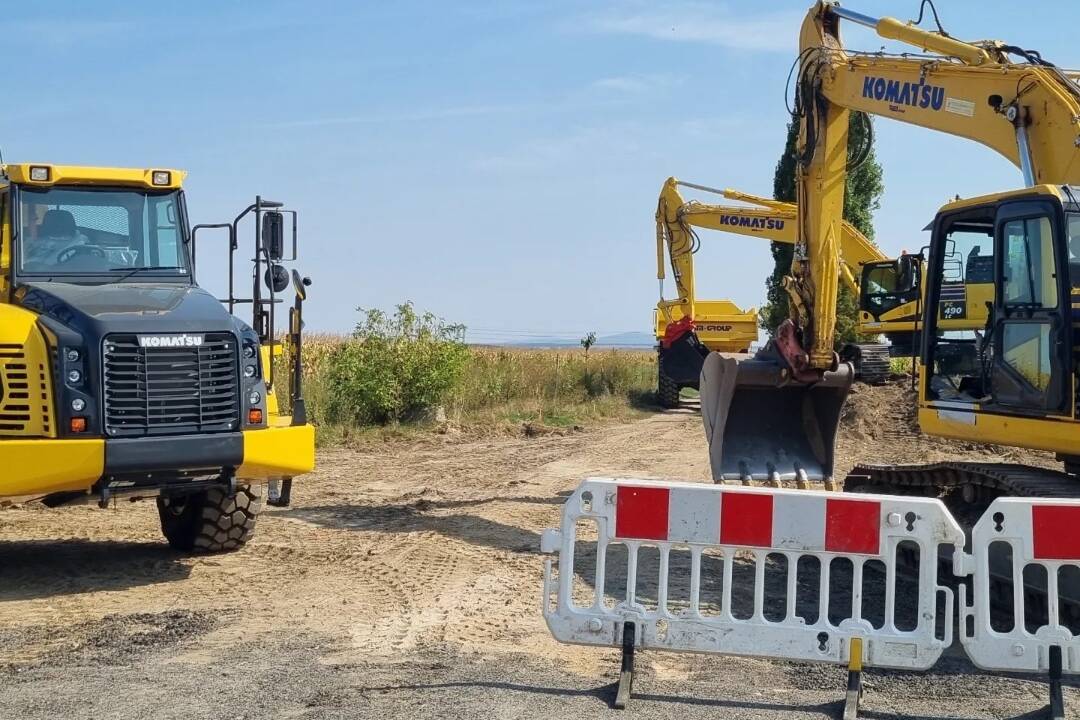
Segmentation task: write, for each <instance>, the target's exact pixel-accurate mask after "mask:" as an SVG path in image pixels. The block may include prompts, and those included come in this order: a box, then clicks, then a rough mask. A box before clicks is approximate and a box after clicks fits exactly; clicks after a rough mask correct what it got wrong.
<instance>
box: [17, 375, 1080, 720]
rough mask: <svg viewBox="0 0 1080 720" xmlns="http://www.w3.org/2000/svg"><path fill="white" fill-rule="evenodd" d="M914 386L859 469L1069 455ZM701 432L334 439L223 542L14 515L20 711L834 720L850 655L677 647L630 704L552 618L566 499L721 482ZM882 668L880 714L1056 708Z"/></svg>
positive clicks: (38, 510)
mask: <svg viewBox="0 0 1080 720" xmlns="http://www.w3.org/2000/svg"><path fill="white" fill-rule="evenodd" d="M903 402H904V398H903V390H902V388H899V389H898V388H897V387H895V386H889V387H886V388H877V389H868V388H860V389H859V390H858V392H857V393H856V394H855V396H854V397H853V403H852V407H851V409H850V411H849V413H848V414H847V417H846V418H845V434H844V436H843V437H842V439H841V442H840V456H841V465H842V466H844V465H846V466H848V467H850V465H851V464H852V463H854V462H855V461H856V460H859V459H865V458H868V457H877V458H881V456H882V455H885V456H887V458H888V459H891V460H903V459H907V460H923V459H933V458H943V457H958V456H960V455H961V454H967V456H970V457H980V458H986V457H1005V458H1008V459H1009V460H1012V461H1018V460H1021V461H1027V462H1040V463H1042V462H1047V461H1048V460H1047V458H1045V457H1042V456H1038V455H1032V456H1030V457H1026V456H1022V455H1017V453H1016V451H1001V452H1000V453H999V452H998V451H995V450H993V449H984V448H964V447H957V446H955V445H950V444H948V443H945V442H943V441H939V440H934V439H930V438H924V437H921V436H919V435H918V434H917V432H914V431H913V430H912V428H911V427H910V417H909V416H906V415H905V414H904V410H903ZM702 435H703V433H702V432H701V428H700V420H699V419H698V418H697V417H696V415H695V413H693V412H692V411H681V412H671V413H663V414H657V415H653V416H650V417H648V418H646V419H644V420H641V421H638V422H634V423H630V424H625V425H612V426H606V427H600V428H595V429H591V430H588V431H586V432H571V433H567V434H540V435H535V434H534V435H533V436H532V437H524V436H518V435H496V436H486V437H476V436H463V435H460V434H455V433H453V432H450V433H447V434H445V435H433V436H431V437H428V438H425V439H422V440H419V441H416V440H414V441H408V442H404V441H396V442H388V443H386V444H384V445H377V446H371V447H367V448H365V449H362V450H332V451H324V452H320V455H319V470H318V471H317V472H316V473H314V474H313V475H312V476H310V477H308V478H305V479H304V481H303V483H302V484H298V486H297V489H296V492H295V495H296V498H297V499H296V504H295V506H294V507H292V508H289V509H286V510H276V509H275V510H270V511H268V512H267V513H266V514H265V515H264V517H263V518H262V519H261V520H260V528H259V531H258V534H257V537H256V540H255V541H254V542H253V543H252V544H251V545H249V547H248V548H246V549H245V550H243V551H242V552H239V553H234V554H230V555H223V556H213V557H203V558H188V557H183V556H180V555H177V554H174V553H172V552H171V551H169V550H168V549H167V548H166V547H165V546H164V545H163V544H162V542H161V541H160V539H159V533H158V528H157V526H156V513H155V511H154V510H153V507H152V506H148V505H146V504H139V505H135V506H131V507H123V508H121V509H118V510H109V511H101V510H97V509H94V508H71V509H64V510H46V509H44V508H42V507H39V506H35V505H32V504H29V505H25V506H15V507H8V508H4V509H0V718H4V719H6V718H17V719H20V720H21V719H22V718H28V719H32V718H42V719H45V718H48V719H49V720H53V719H55V718H95V719H104V718H124V719H125V720H130V719H137V718H155V719H160V718H221V717H230V718H357V717H360V718H368V717H371V718H375V717H378V718H380V719H383V720H395V719H397V718H402V719H404V718H410V719H412V718H429V717H430V718H443V717H455V718H474V717H475V718H493V717H494V718H504V717H505V718H511V717H513V718H532V717H537V718H552V717H596V716H599V715H602V714H605V713H613V714H614V715H616V716H618V717H650V718H652V717H655V718H669V717H670V718H678V719H679V720H686V719H688V718H697V717H702V718H704V717H717V716H723V717H738V718H743V717H746V718H767V717H785V718H792V717H795V718H801V717H807V718H822V717H837V716H838V713H839V709H840V705H839V703H840V700H841V698H842V696H843V692H842V691H843V687H844V679H845V678H844V671H843V669H842V668H837V667H828V666H809V665H794V664H788V663H774V662H768V661H762V660H753V659H740V658H718V657H711V656H692V655H684V654H663V653H656V652H644V653H642V654H640V655H639V664H638V667H639V675H638V681H637V685H636V688H635V689H636V694H635V697H634V698H633V700H632V701H631V706H630V708H629V709H628V710H627V711H625V712H622V713H618V712H616V711H614V710H610V709H609V703H610V701H611V699H612V698H613V694H614V686H613V684H612V683H613V682H614V680H615V679H616V676H617V671H618V654H617V652H616V651H614V650H610V649H601V648H582V647H571V646H564V645H560V644H558V643H556V642H554V641H553V640H552V638H551V636H550V635H549V633H548V632H547V630H546V628H545V627H544V624H543V620H542V618H541V616H540V612H539V594H540V575H541V570H542V556H540V554H539V552H538V548H539V537H540V532H541V531H542V530H543V529H544V528H546V527H554V526H556V525H557V523H558V516H559V508H560V504H561V502H562V498H563V497H565V495H566V494H567V493H568V492H570V491H571V490H572V488H574V487H575V486H576V484H577V483H578V481H579V480H580V479H581V478H582V477H585V476H588V475H604V474H608V475H623V476H625V475H635V476H642V477H669V478H681V479H690V480H701V481H704V480H706V478H707V473H708V470H707V458H706V452H705V444H704V439H703V437H702ZM995 453H997V454H995ZM843 469H844V468H843V467H841V468H840V470H841V473H842V472H843ZM865 685H866V696H865V699H864V702H863V708H864V713H863V714H864V716H865V717H869V718H909V717H916V718H921V717H926V718H931V717H934V718H938V717H950V718H1028V717H1031V718H1034V717H1040V716H1041V712H1042V708H1043V707H1044V706H1045V703H1046V685H1045V684H1044V683H1042V682H1039V681H1035V680H1032V679H1026V678H1019V677H1002V676H994V675H988V674H985V673H981V672H979V671H976V670H974V669H973V668H971V667H970V665H968V664H967V661H966V660H965V659H964V658H963V656H962V653H959V652H957V651H955V650H953V651H950V652H949V653H948V654H947V655H946V657H944V658H943V659H942V660H941V661H940V662H939V663H938V666H937V667H936V668H935V669H934V670H933V671H931V672H928V673H888V672H880V671H873V670H871V671H869V672H868V673H867V675H866V680H865ZM1066 692H1067V702H1068V703H1071V704H1072V706H1073V707H1074V708H1076V709H1077V710H1080V692H1078V691H1077V690H1076V689H1075V688H1074V687H1069V688H1068V689H1067V691H1066Z"/></svg>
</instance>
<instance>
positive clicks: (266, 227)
mask: <svg viewBox="0 0 1080 720" xmlns="http://www.w3.org/2000/svg"><path fill="white" fill-rule="evenodd" d="M262 224H263V225H262V245H263V248H265V250H266V252H267V254H268V255H269V256H270V259H271V260H272V261H274V262H278V261H280V260H281V259H282V258H284V257H285V216H284V215H282V214H281V213H279V212H268V213H266V214H265V215H263V218H262Z"/></svg>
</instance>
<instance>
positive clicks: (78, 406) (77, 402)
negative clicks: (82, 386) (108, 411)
mask: <svg viewBox="0 0 1080 720" xmlns="http://www.w3.org/2000/svg"><path fill="white" fill-rule="evenodd" d="M71 409H72V410H74V411H75V412H82V411H83V410H85V409H86V401H85V400H83V399H82V398H75V399H74V400H72V401H71Z"/></svg>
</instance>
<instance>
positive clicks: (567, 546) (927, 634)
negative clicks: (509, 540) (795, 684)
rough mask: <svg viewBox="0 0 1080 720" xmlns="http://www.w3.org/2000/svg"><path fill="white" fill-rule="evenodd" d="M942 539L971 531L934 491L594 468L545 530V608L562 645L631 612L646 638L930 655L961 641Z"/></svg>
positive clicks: (734, 650) (823, 655)
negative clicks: (842, 491)
mask: <svg viewBox="0 0 1080 720" xmlns="http://www.w3.org/2000/svg"><path fill="white" fill-rule="evenodd" d="M579 534H580V536H579ZM940 545H947V546H951V547H952V549H953V552H954V553H960V552H962V549H963V545H964V535H963V532H962V531H961V529H960V527H959V526H958V525H957V524H956V522H955V521H954V520H953V518H952V517H951V516H950V515H949V513H948V512H947V511H946V509H945V507H944V505H942V503H941V502H940V501H938V500H936V499H928V498H916V497H897V496H888V495H838V494H837V493H828V492H811V491H806V490H782V489H773V488H756V487H734V486H722V485H705V484H697V483H676V482H660V481H649V480H630V479H618V480H616V479H604V478H590V479H587V480H585V481H584V482H583V483H582V484H581V486H580V487H578V489H577V490H576V491H575V492H574V493H573V495H571V496H570V497H569V499H568V500H567V502H566V504H565V506H564V508H563V515H562V528H561V529H560V530H548V531H545V533H544V535H543V539H542V549H543V551H544V552H546V553H555V552H557V553H558V565H557V568H555V567H553V563H552V560H551V559H548V560H547V561H546V563H545V570H544V617H545V619H546V621H547V625H548V627H549V628H550V630H551V632H552V634H553V635H554V636H555V638H556V639H558V640H560V641H562V642H567V643H577V644H585V645H605V646H619V645H620V643H621V642H622V641H623V640H625V638H624V633H623V630H624V625H626V624H628V623H633V625H632V626H630V627H631V628H632V632H631V633H630V638H631V639H632V642H633V645H634V646H637V647H640V648H653V649H662V650H674V651H690V652H703V653H719V654H725V655H746V656H756V657H768V658H777V659H788V660H800V661H821V662H832V663H849V664H851V663H852V662H858V661H860V660H861V661H862V662H865V663H866V664H867V665H873V666H878V667H890V668H909V669H925V668H928V667H930V666H931V665H933V664H934V662H935V661H936V660H937V658H938V657H939V655H940V654H941V652H942V651H943V650H944V649H945V648H947V647H948V646H949V645H950V643H951V641H952V618H953V596H952V592H951V591H950V590H949V588H947V587H944V586H940V585H939V584H938V582H937V557H938V552H939V546H940ZM615 550H618V552H615ZM913 557H917V558H918V559H919V560H916V561H915V563H914V564H913V561H912V559H913ZM866 574H873V575H874V576H875V577H873V578H871V577H866V580H867V581H868V582H867V583H864V575H866ZM871 580H873V582H870V581H871ZM882 580H884V582H882ZM872 587H877V588H878V590H877V591H869V590H867V588H872ZM709 591H712V593H713V595H712V596H710V598H711V599H710V598H707V597H706V595H708V594H709ZM939 600H940V603H939ZM901 606H903V607H902V608H901ZM901 616H904V618H903V619H901ZM939 619H940V620H941V622H939ZM860 644H861V648H862V650H861V653H860V654H861V656H862V657H861V658H852V657H851V655H852V652H851V648H852V647H853V646H854V647H856V648H858V647H860ZM626 649H627V648H626V646H625V645H624V653H625V652H626Z"/></svg>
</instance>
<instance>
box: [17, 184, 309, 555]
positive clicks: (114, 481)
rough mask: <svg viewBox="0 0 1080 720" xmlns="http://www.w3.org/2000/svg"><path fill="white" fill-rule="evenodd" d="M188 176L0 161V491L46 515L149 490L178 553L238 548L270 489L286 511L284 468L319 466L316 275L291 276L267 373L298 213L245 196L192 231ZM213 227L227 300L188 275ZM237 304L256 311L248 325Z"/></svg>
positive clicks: (289, 472)
mask: <svg viewBox="0 0 1080 720" xmlns="http://www.w3.org/2000/svg"><path fill="white" fill-rule="evenodd" d="M183 177H184V173H183V172H181V171H179V170H168V169H161V168H148V169H144V168H136V169H125V168H95V167H80V166H71V165H53V164H43V163H30V164H9V165H5V166H2V172H0V465H2V466H3V468H4V472H3V474H2V475H0V497H5V498H6V497H19V498H29V499H40V500H41V501H42V502H43V503H44V504H45V505H47V506H50V507H57V506H62V505H72V504H86V503H97V504H98V505H100V506H102V507H107V506H109V505H110V504H112V503H115V502H118V501H121V500H123V501H133V500H141V499H152V500H156V502H157V507H158V513H159V516H160V521H161V528H162V531H163V533H164V535H165V537H166V539H167V540H168V541H169V543H170V544H171V545H172V546H173V547H175V548H177V549H179V550H183V551H201V552H217V551H227V550H235V549H237V548H239V547H241V546H243V545H244V544H245V543H246V542H247V541H248V540H249V539H250V538H251V536H252V533H253V532H254V527H255V521H256V518H257V516H258V514H259V511H260V510H261V508H262V505H263V502H264V500H265V499H266V498H264V488H265V486H266V485H267V484H274V485H276V486H277V488H278V489H279V493H278V495H277V497H276V499H275V498H273V497H271V498H270V500H271V502H276V503H277V504H287V502H288V495H289V490H290V487H291V482H292V478H293V477H294V476H296V475H301V474H303V473H306V472H309V471H310V470H311V469H312V468H313V466H314V461H315V431H314V428H313V427H312V426H311V424H310V423H308V421H307V417H306V413H305V409H304V408H305V405H304V400H303V396H302V392H301V384H300V379H301V377H302V375H301V372H302V369H301V365H300V363H301V356H300V347H301V327H302V325H303V321H302V304H303V300H304V298H305V297H306V295H307V290H306V288H307V285H308V284H309V282H310V281H308V280H306V279H305V278H301V277H300V275H299V274H298V273H297V272H296V271H295V270H293V271H292V275H291V284H292V286H293V290H294V291H295V300H294V303H293V307H292V308H291V310H290V312H289V313H288V320H289V331H288V339H289V341H290V342H289V347H290V350H291V353H292V356H291V361H292V362H291V364H292V372H291V373H290V374H289V375H288V376H287V377H284V376H282V375H283V374H282V373H280V372H279V373H276V375H277V377H275V368H274V356H275V355H280V354H281V350H282V343H281V342H280V338H278V337H275V327H276V325H277V322H276V318H275V315H276V314H278V313H281V310H278V309H277V305H278V304H280V303H282V298H281V297H280V293H283V292H284V291H285V290H286V289H287V288H288V287H289V285H290V273H289V272H288V271H287V270H286V269H285V265H284V263H286V262H289V261H291V260H295V258H296V215H295V213H294V212H292V211H288V210H285V209H283V208H282V206H281V203H279V202H272V201H268V200H265V199H262V198H256V200H255V202H254V203H253V204H252V205H250V206H249V207H248V208H247V209H245V210H244V211H243V212H241V213H240V214H239V215H238V216H237V217H236V218H235V219H234V220H233V221H232V222H231V223H220V224H214V225H200V226H195V227H191V226H190V224H189V222H188V214H187V207H186V204H185V200H184V192H183V190H182V180H183ZM289 217H291V218H292V244H291V250H290V249H289V248H288V246H287V245H288V244H287V243H286V240H285V230H284V228H285V221H286V219H287V218H289ZM244 218H251V219H253V224H254V228H255V233H254V237H255V240H254V246H253V247H252V249H251V253H252V255H251V257H252V258H253V261H252V262H253V268H252V274H251V277H252V281H253V285H252V286H251V287H252V294H251V296H250V297H237V295H236V293H235V290H234V284H233V270H234V267H235V263H234V256H235V254H236V252H237V251H238V250H239V248H240V243H239V238H238V227H239V224H240V223H241V221H242V220H243V219H244ZM215 228H216V229H224V230H227V231H228V245H227V252H228V264H227V267H228V289H229V291H228V298H226V299H224V300H222V301H221V302H219V301H218V299H217V298H215V297H214V296H213V295H211V294H209V293H208V292H207V291H206V290H203V289H202V288H200V287H199V285H198V284H197V283H196V281H195V270H196V264H195V261H196V252H195V249H196V245H195V238H196V234H197V233H198V232H199V231H202V230H210V229H215ZM204 253H205V250H204ZM202 262H203V263H204V264H205V263H206V260H205V259H203V260H202ZM264 283H265V287H263V285H264ZM222 303H224V304H225V306H226V307H227V308H228V309H227V310H226V308H225V307H223V306H222ZM238 308H250V310H251V323H250V324H249V323H247V322H244V321H243V320H241V319H240V318H239V317H238V316H237V315H235V314H233V313H234V312H235V311H236V310H237V309H238ZM0 522H2V519H0Z"/></svg>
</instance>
